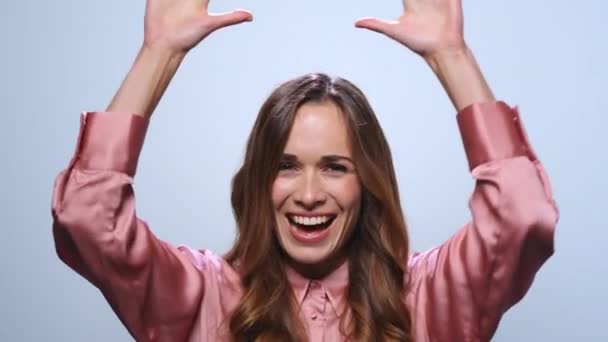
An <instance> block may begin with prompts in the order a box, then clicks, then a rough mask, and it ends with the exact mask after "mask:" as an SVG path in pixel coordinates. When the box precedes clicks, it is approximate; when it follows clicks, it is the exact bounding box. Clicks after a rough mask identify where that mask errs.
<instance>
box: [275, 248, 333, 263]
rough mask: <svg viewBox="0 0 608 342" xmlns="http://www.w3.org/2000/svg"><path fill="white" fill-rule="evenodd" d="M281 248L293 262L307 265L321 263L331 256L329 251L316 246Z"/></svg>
mask: <svg viewBox="0 0 608 342" xmlns="http://www.w3.org/2000/svg"><path fill="white" fill-rule="evenodd" d="M283 250H284V251H285V253H286V254H287V255H288V256H289V258H290V259H291V260H292V261H293V262H295V263H297V264H302V265H307V266H314V265H320V264H323V263H324V262H325V261H327V260H328V259H330V256H331V251H323V250H318V249H317V248H293V249H292V248H287V249H286V248H283Z"/></svg>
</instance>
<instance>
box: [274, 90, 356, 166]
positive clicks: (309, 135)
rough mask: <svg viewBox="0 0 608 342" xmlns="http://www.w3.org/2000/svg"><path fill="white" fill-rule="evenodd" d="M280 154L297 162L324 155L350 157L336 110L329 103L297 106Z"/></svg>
mask: <svg viewBox="0 0 608 342" xmlns="http://www.w3.org/2000/svg"><path fill="white" fill-rule="evenodd" d="M284 153H289V154H294V155H296V156H297V157H298V158H299V159H318V158H320V157H322V156H324V155H341V156H346V157H350V156H351V148H350V143H349V137H348V129H347V125H346V121H345V118H344V115H343V113H342V111H341V110H340V108H339V107H338V106H337V105H336V104H335V103H333V102H331V101H324V102H310V103H305V104H303V105H302V106H300V108H299V109H298V111H297V112H296V116H295V119H294V123H293V127H292V128H291V132H290V133H289V137H288V138H287V144H286V145H285V151H284Z"/></svg>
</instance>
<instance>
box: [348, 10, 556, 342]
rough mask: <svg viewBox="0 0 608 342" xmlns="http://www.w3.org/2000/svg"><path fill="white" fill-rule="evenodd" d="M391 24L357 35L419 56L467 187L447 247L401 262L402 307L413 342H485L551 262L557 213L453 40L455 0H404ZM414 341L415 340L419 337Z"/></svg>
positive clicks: (522, 138) (519, 133) (519, 135)
mask: <svg viewBox="0 0 608 342" xmlns="http://www.w3.org/2000/svg"><path fill="white" fill-rule="evenodd" d="M404 5H406V6H405V8H406V10H405V11H404V13H403V15H402V16H401V17H400V18H399V19H398V20H395V21H386V20H379V19H372V18H366V19H362V20H359V21H357V23H356V25H357V26H358V27H362V28H367V29H371V30H373V31H377V32H380V33H383V34H385V35H387V36H388V37H390V38H392V39H394V40H396V41H398V42H400V43H401V44H403V45H404V46H406V47H408V48H409V49H411V50H412V51H414V52H415V53H417V54H419V55H420V56H421V57H422V58H424V60H425V61H426V62H427V63H428V64H429V66H430V67H431V68H432V70H433V71H434V72H435V74H436V75H437V77H438V78H439V80H440V81H441V83H442V84H443V86H444V88H445V90H446V92H447V94H448V95H449V97H450V99H451V100H452V103H453V104H454V107H455V108H456V110H457V112H458V114H457V121H458V126H459V128H460V133H461V137H462V140H463V144H464V148H465V152H466V156H467V159H468V164H469V168H470V171H471V175H472V176H473V178H474V179H475V187H474V190H473V193H472V195H471V199H470V202H469V207H470V211H471V216H472V219H471V221H470V222H469V223H467V224H466V225H465V226H464V227H462V229H460V230H458V231H457V232H456V233H455V234H454V235H453V236H452V237H451V238H450V239H449V240H448V241H447V242H445V243H443V244H441V245H440V246H438V247H437V248H434V249H432V250H429V251H427V252H425V253H420V254H417V255H415V256H414V257H413V258H411V259H410V260H409V261H410V263H409V266H410V267H409V275H410V278H409V281H410V283H409V285H410V288H411V289H412V290H411V292H410V293H408V299H407V300H408V303H409V307H410V308H411V309H412V315H413V316H414V317H418V321H417V325H418V329H417V331H416V332H417V333H418V334H420V335H421V336H417V337H418V339H423V340H427V339H428V340H432V341H489V340H490V339H491V337H492V336H493V335H494V332H495V331H496V328H497V326H498V323H499V321H500V319H501V317H502V315H503V314H504V313H505V312H506V311H507V310H508V309H509V308H510V307H512V306H513V305H515V304H516V303H517V302H519V301H520V300H521V299H522V298H523V297H524V295H525V294H526V293H527V291H528V289H529V288H530V286H531V285H532V282H533V280H534V277H535V275H536V272H537V271H538V270H539V269H540V267H541V266H542V265H543V264H544V263H545V262H546V260H547V259H548V258H549V257H550V256H551V255H552V254H553V248H554V245H553V238H554V232H555V227H556V223H557V220H558V217H559V212H558V208H557V205H556V203H555V200H554V199H553V192H552V189H551V185H550V183H549V179H548V177H547V174H546V172H545V170H544V168H543V166H542V164H541V163H540V161H539V159H538V158H537V156H536V154H535V153H534V151H533V149H532V146H531V145H530V142H529V141H528V138H527V135H526V132H525V130H524V127H523V124H522V122H521V118H520V115H519V112H518V111H517V109H514V108H511V107H510V106H508V105H507V104H506V103H504V102H500V101H495V99H494V95H493V94H492V92H491V90H490V87H489V86H488V84H487V82H486V81H485V79H484V77H483V74H482V72H481V71H480V68H479V66H478V65H477V62H476V61H475V59H474V57H473V54H472V52H471V51H470V50H469V49H468V47H467V46H466V44H465V41H464V38H463V35H462V26H463V22H462V7H461V2H460V0H406V1H404ZM422 335H424V336H422Z"/></svg>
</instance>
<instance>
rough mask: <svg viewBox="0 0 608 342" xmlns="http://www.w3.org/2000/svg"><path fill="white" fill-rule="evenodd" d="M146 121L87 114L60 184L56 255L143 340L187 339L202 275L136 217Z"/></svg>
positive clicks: (55, 201)
mask: <svg viewBox="0 0 608 342" xmlns="http://www.w3.org/2000/svg"><path fill="white" fill-rule="evenodd" d="M147 126H148V120H147V119H144V118H141V117H139V116H136V115H132V114H130V113H83V115H82V117H81V125H80V134H79V138H78V144H77V148H76V152H75V154H74V157H73V158H72V160H71V162H70V164H69V166H68V168H67V169H66V170H64V171H62V172H61V173H60V174H59V175H58V176H57V178H56V180H55V185H54V192H53V199H52V214H53V236H54V239H55V248H56V251H57V255H58V256H59V258H60V259H61V260H62V261H63V262H65V263H66V264H67V265H68V266H69V267H71V268H72V269H74V270H75V271H76V272H78V273H80V274H81V275H82V276H83V277H85V278H86V279H87V280H88V281H90V282H91V283H92V284H94V285H95V286H96V287H97V288H99V289H100V290H101V292H102V293H103V295H104V297H105V298H106V299H107V301H108V302H109V304H110V305H111V307H112V309H113V310H114V312H116V314H117V315H118V317H119V318H120V320H121V321H122V323H123V324H124V325H125V326H126V327H127V329H128V330H129V332H130V333H131V335H132V336H133V337H134V338H135V339H136V340H138V341H152V340H154V341H169V340H171V341H182V340H185V339H186V338H187V335H188V332H189V331H190V328H191V326H192V324H193V322H194V319H195V316H196V314H197V312H198V308H199V305H200V302H201V299H202V295H203V276H202V273H201V272H199V270H198V269H197V267H195V264H194V263H193V262H192V260H193V259H194V256H192V255H191V252H190V251H189V250H187V249H186V248H181V247H180V248H179V249H178V248H175V247H173V246H171V245H169V244H167V243H165V242H163V241H160V240H159V239H157V238H156V237H155V236H154V234H153V233H152V232H151V231H150V229H149V228H148V225H147V224H146V222H144V221H143V220H141V219H140V218H138V217H137V216H136V213H135V196H134V192H133V177H134V175H135V170H136V166H137V161H138V157H139V153H140V151H141V148H142V146H143V143H144V136H145V133H146V130H147Z"/></svg>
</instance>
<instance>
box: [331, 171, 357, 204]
mask: <svg viewBox="0 0 608 342" xmlns="http://www.w3.org/2000/svg"><path fill="white" fill-rule="evenodd" d="M332 192H333V194H334V198H335V200H336V202H337V203H338V205H339V206H340V207H341V208H342V209H343V210H344V211H352V210H358V207H359V202H360V201H361V184H360V183H359V179H358V178H357V177H356V176H354V175H352V176H349V177H345V178H344V179H341V180H340V182H337V183H336V184H334V186H333V191H332Z"/></svg>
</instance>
